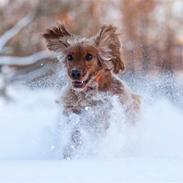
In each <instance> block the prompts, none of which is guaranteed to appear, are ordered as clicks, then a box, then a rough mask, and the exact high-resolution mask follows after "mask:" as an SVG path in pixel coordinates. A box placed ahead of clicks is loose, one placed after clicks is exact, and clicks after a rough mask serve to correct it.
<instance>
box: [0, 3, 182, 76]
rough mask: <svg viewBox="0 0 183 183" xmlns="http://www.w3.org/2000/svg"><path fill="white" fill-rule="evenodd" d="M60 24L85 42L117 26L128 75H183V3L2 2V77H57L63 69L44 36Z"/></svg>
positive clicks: (0, 65) (0, 11)
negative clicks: (104, 26) (104, 28)
mask: <svg viewBox="0 0 183 183" xmlns="http://www.w3.org/2000/svg"><path fill="white" fill-rule="evenodd" d="M57 21H63V22H65V24H66V26H67V27H68V28H69V30H70V31H71V32H73V33H75V34H81V35H85V36H90V35H93V34H95V33H96V32H97V31H98V29H99V27H100V26H101V25H102V24H111V23H112V24H114V25H117V26H118V27H119V32H120V35H121V42H122V57H123V60H124V61H125V65H126V71H127V72H130V73H139V72H140V73H145V74H157V73H163V72H167V71H168V72H170V73H181V72H179V71H182V69H183V0H100V1H99V0H39V1H34V0H29V1H28V0H0V22H1V23H0V68H1V71H0V72H1V73H6V72H10V71H11V72H12V73H14V75H16V76H17V75H18V76H19V75H21V74H28V73H29V72H34V71H35V70H39V69H41V68H42V67H43V66H44V68H47V69H44V72H42V70H40V72H39V74H37V73H36V74H34V78H31V79H32V80H34V79H38V78H40V77H43V75H44V76H47V75H52V74H53V73H54V72H55V70H56V69H58V66H57V64H58V63H57V61H56V60H55V59H53V58H51V57H50V55H49V52H47V51H46V52H45V51H43V50H45V49H46V48H45V44H44V40H43V39H42V38H41V36H40V35H41V33H42V32H44V31H45V29H46V28H48V27H50V26H52V25H54V24H55V23H56V22H57ZM15 73H16V74H15ZM17 73H18V74H17Z"/></svg>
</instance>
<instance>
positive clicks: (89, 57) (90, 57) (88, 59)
mask: <svg viewBox="0 0 183 183" xmlns="http://www.w3.org/2000/svg"><path fill="white" fill-rule="evenodd" d="M85 59H86V60H87V61H90V60H92V59H93V55H91V54H90V53H87V54H86V56H85Z"/></svg>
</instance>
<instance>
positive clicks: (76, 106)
mask: <svg viewBox="0 0 183 183" xmlns="http://www.w3.org/2000/svg"><path fill="white" fill-rule="evenodd" d="M43 37H44V38H45V39H46V42H47V47H48V49H49V50H51V51H53V52H56V53H58V54H60V55H62V56H63V57H62V60H61V61H62V62H63V63H64V65H65V68H66V70H67V74H68V76H69V80H70V81H71V82H70V83H71V85H70V87H69V89H68V90H67V92H66V93H65V96H64V97H63V102H64V108H65V112H66V113H67V114H69V113H72V112H74V113H81V112H82V109H84V108H85V107H86V106H95V105H97V103H98V102H99V101H96V100H95V99H94V97H95V95H96V94H97V93H108V94H109V95H115V96H117V97H118V98H119V101H120V102H121V104H122V105H123V107H124V109H125V111H126V114H127V116H128V119H129V121H134V119H135V116H136V114H137V113H138V112H139V109H140V98H139V96H137V95H135V94H133V93H132V92H131V91H130V90H129V89H128V88H127V86H126V85H125V84H124V83H123V82H122V81H121V80H120V79H118V78H117V76H116V75H115V74H118V73H119V72H120V71H123V70H124V63H123V61H122V60H121V56H120V47H121V45H120V41H119V36H118V34H117V33H116V27H114V26H112V25H108V26H102V27H101V29H100V31H99V33H98V34H97V35H95V36H93V37H91V38H82V37H80V36H76V35H74V34H71V33H70V32H69V31H68V30H67V29H66V28H65V26H64V25H63V24H60V25H58V26H56V27H52V28H50V29H48V30H47V31H46V32H45V33H44V34H43Z"/></svg>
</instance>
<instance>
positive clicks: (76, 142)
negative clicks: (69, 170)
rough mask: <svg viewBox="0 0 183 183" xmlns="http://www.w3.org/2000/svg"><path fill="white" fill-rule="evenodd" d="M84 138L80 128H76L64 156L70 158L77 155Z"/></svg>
mask: <svg viewBox="0 0 183 183" xmlns="http://www.w3.org/2000/svg"><path fill="white" fill-rule="evenodd" d="M81 144H82V139H81V133H80V131H79V130H78V129H76V130H74V131H73V133H72V135H71V139H70V144H69V145H67V146H66V147H65V149H64V152H63V158H64V159H67V160H70V159H72V158H74V156H76V153H77V151H78V150H79V148H80V147H81Z"/></svg>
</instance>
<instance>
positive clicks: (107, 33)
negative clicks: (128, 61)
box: [94, 25, 125, 73]
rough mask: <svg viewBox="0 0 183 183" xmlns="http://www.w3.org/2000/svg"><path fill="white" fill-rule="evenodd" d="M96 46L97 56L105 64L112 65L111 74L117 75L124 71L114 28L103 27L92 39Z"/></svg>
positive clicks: (118, 41) (117, 36)
mask: <svg viewBox="0 0 183 183" xmlns="http://www.w3.org/2000/svg"><path fill="white" fill-rule="evenodd" d="M94 41H95V44H96V46H97V47H98V48H99V50H100V51H99V56H100V57H101V59H102V60H103V61H104V62H105V61H106V63H107V62H108V61H110V62H111V63H112V65H113V72H114V73H119V71H120V70H122V71H123V70H124V68H125V67H124V63H123V61H122V60H121V55H120V47H121V44H120V40H119V35H118V34H117V33H116V27H114V26H112V25H104V26H102V27H101V29H100V31H99V33H98V34H97V35H96V36H95V37H94Z"/></svg>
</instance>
